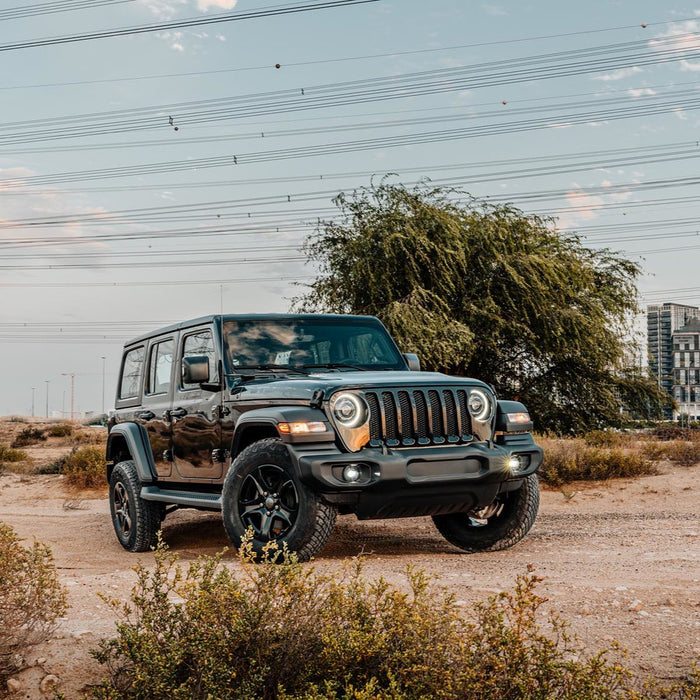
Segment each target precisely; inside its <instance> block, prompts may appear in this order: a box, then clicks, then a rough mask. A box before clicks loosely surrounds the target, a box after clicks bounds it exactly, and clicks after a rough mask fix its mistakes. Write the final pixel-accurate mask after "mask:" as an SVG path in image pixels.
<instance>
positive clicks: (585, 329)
mask: <svg viewBox="0 0 700 700" xmlns="http://www.w3.org/2000/svg"><path fill="white" fill-rule="evenodd" d="M459 197H461V199H458V198H459ZM336 204H337V205H338V207H339V210H340V217H339V219H338V220H337V221H326V222H322V223H321V224H320V226H319V229H318V231H317V232H316V235H315V236H314V237H312V238H311V239H310V240H309V241H308V242H307V247H306V250H307V253H308V254H309V256H310V258H311V259H312V260H315V261H316V262H317V263H318V265H319V277H318V278H317V279H316V281H315V282H314V283H313V284H312V285H311V286H310V290H309V291H308V293H307V294H306V295H304V296H302V297H300V298H299V299H297V300H296V301H295V306H296V308H298V309H300V310H311V311H331V312H338V313H360V314H373V315H376V316H378V317H379V318H381V319H382V320H383V321H384V323H385V324H386V325H387V327H388V329H389V331H390V332H391V333H392V335H394V337H395V338H396V339H397V341H398V343H399V345H400V346H401V347H402V348H403V349H404V350H405V351H410V352H417V353H418V354H419V355H420V356H421V359H422V361H423V364H424V366H425V367H426V369H432V370H438V371H443V372H447V373H449V374H458V375H465V376H472V377H477V378H479V379H483V380H484V381H487V382H489V383H491V384H493V385H494V386H495V387H496V389H497V391H498V392H499V394H500V395H501V396H502V397H503V398H519V399H520V400H522V401H524V402H525V403H526V404H527V406H528V408H529V409H530V411H531V412H532V414H533V415H534V416H535V418H536V420H537V424H538V425H539V426H540V427H542V428H544V429H550V430H554V431H557V432H571V431H582V430H586V429H592V428H597V427H601V426H603V425H612V424H619V422H620V420H621V416H620V407H621V401H622V400H624V401H626V402H627V403H628V404H629V405H630V407H631V409H632V411H633V413H634V414H635V416H638V415H641V416H642V417H643V415H645V414H649V413H654V412H655V411H658V409H659V406H660V403H661V402H662V401H663V398H662V395H661V394H660V393H659V391H658V390H657V389H656V387H655V385H654V383H653V382H651V381H650V380H649V379H648V378H647V377H644V376H639V374H638V373H635V372H628V371H626V370H625V359H624V358H625V357H626V354H625V350H626V349H627V343H626V341H625V340H624V338H625V337H627V331H628V329H629V323H628V321H629V319H630V316H631V314H633V313H634V312H635V311H636V310H637V303H636V299H637V289H636V286H635V280H636V277H637V276H638V274H639V267H638V266H637V265H636V264H635V263H633V262H630V261H629V260H626V259H624V258H622V257H620V256H618V255H616V254H615V253H613V252H611V251H609V250H590V249H588V248H585V247H584V246H583V245H581V243H580V241H579V240H578V239H577V238H576V237H573V236H563V235H561V234H559V233H558V232H557V231H556V230H554V228H553V222H552V221H551V220H549V219H543V218H541V217H538V216H532V215H530V216H526V215H524V214H523V213H522V212H520V211H519V210H517V209H515V208H513V207H511V206H508V205H505V206H493V205H490V204H485V203H483V202H477V201H476V200H474V199H473V198H471V197H469V195H466V194H465V193H459V192H454V191H451V190H445V189H442V188H438V187H435V188H432V187H429V186H421V187H417V188H415V189H406V188H405V187H402V186H396V185H390V184H386V183H385V182H382V183H381V184H379V185H374V186H372V187H370V188H366V189H361V190H359V191H356V192H354V193H353V194H352V195H351V196H347V195H345V194H340V195H339V196H338V197H337V198H336Z"/></svg>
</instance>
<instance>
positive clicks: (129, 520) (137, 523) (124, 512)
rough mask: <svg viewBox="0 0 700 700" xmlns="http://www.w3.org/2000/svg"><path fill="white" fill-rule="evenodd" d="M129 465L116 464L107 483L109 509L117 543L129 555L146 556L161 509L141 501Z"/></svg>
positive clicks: (132, 467) (133, 468) (152, 544)
mask: <svg viewBox="0 0 700 700" xmlns="http://www.w3.org/2000/svg"><path fill="white" fill-rule="evenodd" d="M140 493H141V481H140V480H139V477H138V473H137V471H136V465H135V464H134V463H133V461H127V462H119V464H117V465H116V466H115V467H114V469H113V470H112V475H111V477H110V479H109V509H110V511H111V513H112V525H114V532H115V533H116V535H117V539H118V540H119V543H120V544H121V546H122V547H124V549H128V550H129V551H130V552H147V551H148V550H149V549H151V548H152V547H155V546H156V544H157V542H158V531H159V530H160V521H161V517H160V516H161V506H160V504H159V503H153V502H151V501H144V500H143V499H142V498H141V495H140Z"/></svg>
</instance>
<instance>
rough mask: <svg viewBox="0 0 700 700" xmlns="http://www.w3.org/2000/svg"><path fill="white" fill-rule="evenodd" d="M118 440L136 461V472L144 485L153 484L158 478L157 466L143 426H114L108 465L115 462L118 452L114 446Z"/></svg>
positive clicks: (108, 444) (108, 445)
mask: <svg viewBox="0 0 700 700" xmlns="http://www.w3.org/2000/svg"><path fill="white" fill-rule="evenodd" d="M118 440H123V441H124V442H125V443H126V446H127V448H128V450H129V454H130V455H131V459H133V460H134V465H135V466H136V471H137V473H138V475H139V479H140V481H141V482H142V483H145V484H147V483H151V482H152V481H154V480H155V478H156V465H155V463H154V461H153V453H152V452H151V443H150V442H149V440H148V434H147V433H146V430H145V429H144V427H143V426H142V425H139V424H138V423H117V424H116V425H114V426H112V429H111V430H110V431H109V435H108V436H107V463H108V464H109V463H110V462H114V459H115V458H116V450H115V449H114V445H115V443H116V442H117V441H118Z"/></svg>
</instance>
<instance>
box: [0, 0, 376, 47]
mask: <svg viewBox="0 0 700 700" xmlns="http://www.w3.org/2000/svg"><path fill="white" fill-rule="evenodd" d="M378 1H379V0H322V1H321V2H316V3H312V4H301V5H278V6H276V7H269V8H265V9H262V10H249V11H246V12H234V13H230V14H216V15H211V16H207V17H190V18H188V19H180V20H171V21H169V22H157V23H154V24H143V25H139V26H133V27H121V28H117V29H104V30H100V31H93V32H86V33H83V34H68V35H66V36H54V37H45V38H43V39H31V40H26V41H15V42H12V43H7V44H0V51H16V50H18V49H32V48H37V47H39V46H56V45H58V44H73V43H76V42H80V41H92V40H95V39H109V38H113V37H120V36H130V35H134V34H148V33H152V32H162V31H169V30H173V29H185V28H187V27H201V26H205V25H209V24H221V23H223V22H238V21H241V20H247V19H260V18H261V17H277V16H280V15H292V14H298V13H301V12H309V11H312V10H324V9H336V8H339V7H347V6H350V5H364V4H367V3H370V2H378Z"/></svg>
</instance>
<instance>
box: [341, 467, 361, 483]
mask: <svg viewBox="0 0 700 700" xmlns="http://www.w3.org/2000/svg"><path fill="white" fill-rule="evenodd" d="M361 476H362V470H361V469H360V466H359V465H358V464H348V466H347V467H345V469H343V479H344V480H345V481H349V482H350V483H354V482H355V481H359V480H360V477H361Z"/></svg>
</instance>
